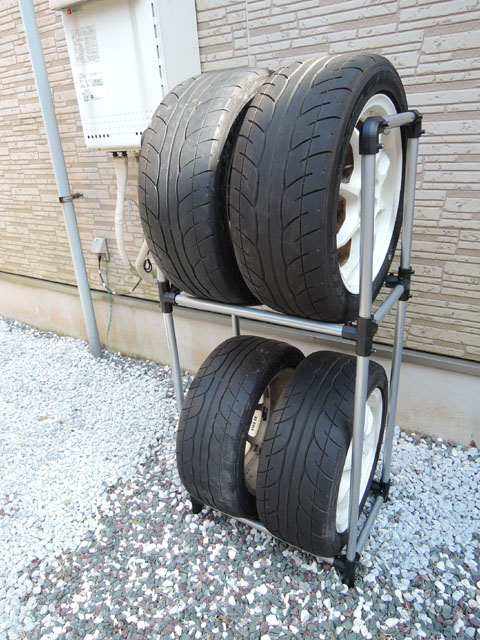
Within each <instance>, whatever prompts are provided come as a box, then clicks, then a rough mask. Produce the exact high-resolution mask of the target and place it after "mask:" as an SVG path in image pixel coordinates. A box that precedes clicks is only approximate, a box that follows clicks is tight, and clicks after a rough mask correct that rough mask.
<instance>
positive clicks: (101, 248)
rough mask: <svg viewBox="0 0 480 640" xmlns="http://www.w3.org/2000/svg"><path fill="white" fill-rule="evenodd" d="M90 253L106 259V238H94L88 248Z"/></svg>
mask: <svg viewBox="0 0 480 640" xmlns="http://www.w3.org/2000/svg"><path fill="white" fill-rule="evenodd" d="M90 253H96V254H97V256H100V257H102V258H104V259H105V260H108V247H107V239H106V238H94V239H93V242H92V246H91V248H90Z"/></svg>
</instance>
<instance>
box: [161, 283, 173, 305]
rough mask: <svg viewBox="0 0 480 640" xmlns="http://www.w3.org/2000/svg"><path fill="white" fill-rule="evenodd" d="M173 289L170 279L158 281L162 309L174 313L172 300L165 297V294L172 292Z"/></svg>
mask: <svg viewBox="0 0 480 640" xmlns="http://www.w3.org/2000/svg"><path fill="white" fill-rule="evenodd" d="M171 290H172V289H171V287H170V283H169V282H168V280H164V281H162V282H160V281H159V282H158V297H159V300H160V309H161V310H162V313H172V311H173V304H172V302H171V301H170V300H168V299H167V298H166V297H165V294H166V293H170V292H171Z"/></svg>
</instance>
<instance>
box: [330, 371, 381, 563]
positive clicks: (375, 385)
mask: <svg viewBox="0 0 480 640" xmlns="http://www.w3.org/2000/svg"><path fill="white" fill-rule="evenodd" d="M375 389H379V390H380V392H381V394H382V403H383V405H382V422H381V427H380V433H379V436H378V443H377V450H376V452H375V457H374V460H373V464H372V468H371V470H370V475H369V478H368V482H367V485H366V488H365V492H364V494H363V496H362V497H361V500H360V504H359V513H361V512H362V511H363V508H364V506H365V502H366V500H367V498H368V494H369V491H370V486H371V484H372V480H373V476H374V474H375V470H376V467H377V463H378V458H379V456H380V452H381V449H382V443H383V436H384V432H385V420H386V413H387V404H388V386H387V380H386V376H385V373H384V371H383V369H382V368H381V367H380V366H378V365H375V363H373V362H372V363H370V372H369V377H368V387H367V398H368V396H369V395H370V394H371V393H372V392H373V391H374V390H375ZM347 424H348V428H347V429H345V430H344V434H345V439H344V442H343V443H342V445H343V446H342V449H341V455H340V456H339V458H338V460H337V461H336V464H335V475H334V479H333V483H332V493H331V499H330V503H329V507H328V513H329V517H328V522H329V523H330V531H329V532H328V534H327V535H328V536H329V537H330V539H331V540H332V542H333V544H332V546H333V547H334V548H336V549H337V552H338V551H340V549H341V548H342V547H343V546H344V545H345V544H346V542H347V537H348V528H347V529H346V530H345V531H342V532H338V531H337V524H336V522H337V501H338V491H339V489H340V481H341V478H342V473H343V467H344V466H345V460H346V457H347V453H348V449H349V447H350V443H351V441H352V437H353V420H352V421H348V422H347Z"/></svg>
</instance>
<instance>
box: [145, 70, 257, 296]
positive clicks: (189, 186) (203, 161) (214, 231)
mask: <svg viewBox="0 0 480 640" xmlns="http://www.w3.org/2000/svg"><path fill="white" fill-rule="evenodd" d="M268 73H269V72H268V71H266V70H263V69H235V70H230V69H229V70H228V71H212V72H209V73H204V74H202V75H200V76H198V77H196V78H190V79H189V80H187V81H185V82H184V83H183V84H180V85H178V86H177V87H176V88H175V89H173V91H171V92H170V93H169V94H168V95H167V96H166V97H165V98H164V100H163V101H162V102H161V103H160V105H159V107H158V109H157V110H156V112H155V114H154V116H153V119H152V121H151V123H150V126H149V127H148V129H147V130H146V131H145V133H144V135H143V140H142V149H141V154H140V163H139V183H138V192H139V205H140V215H141V219H142V224H143V231H144V234H145V237H146V239H147V243H148V247H149V249H150V252H151V253H152V254H153V256H154V258H155V260H156V262H157V264H158V265H159V266H160V268H161V269H162V271H163V273H164V274H165V275H166V276H167V278H168V279H169V280H170V281H171V282H172V283H173V284H174V285H175V286H176V287H178V288H179V289H181V290H182V291H186V292H188V293H190V294H192V295H195V296H198V297H201V298H208V299H214V300H217V301H220V302H226V303H232V304H253V303H254V302H256V300H255V298H254V297H253V295H252V294H251V292H250V291H249V290H248V288H247V286H246V285H245V283H244V281H243V279H242V277H241V275H240V272H239V270H238V267H237V264H236V262H235V257H234V253H233V247H232V243H231V240H230V235H229V230H228V225H229V223H228V214H227V194H226V189H227V187H226V181H227V177H228V174H229V171H230V157H231V147H232V144H233V142H234V140H235V137H236V135H237V133H238V129H239V126H240V124H241V121H242V118H243V116H244V113H245V108H246V106H247V105H248V103H249V101H250V100H251V99H252V97H253V96H254V94H255V92H256V90H257V89H258V87H259V86H260V85H261V84H262V82H263V81H264V79H265V77H266V76H267V75H268Z"/></svg>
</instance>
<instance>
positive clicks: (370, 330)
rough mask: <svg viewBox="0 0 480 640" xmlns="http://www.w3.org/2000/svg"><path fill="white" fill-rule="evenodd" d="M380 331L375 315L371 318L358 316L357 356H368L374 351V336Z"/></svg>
mask: <svg viewBox="0 0 480 640" xmlns="http://www.w3.org/2000/svg"><path fill="white" fill-rule="evenodd" d="M377 331H378V323H377V322H376V321H375V319H374V317H373V315H372V316H370V318H362V317H361V316H359V317H358V320H357V332H356V338H355V340H356V342H357V346H356V348H355V353H356V354H357V356H364V357H368V356H369V355H370V354H371V353H373V349H372V346H373V336H374V335H375V334H376V333H377Z"/></svg>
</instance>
